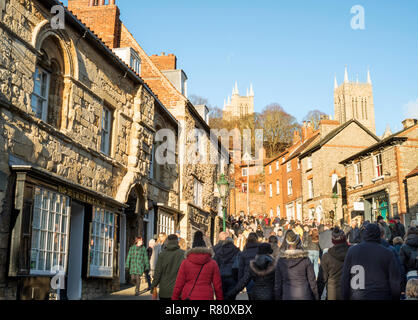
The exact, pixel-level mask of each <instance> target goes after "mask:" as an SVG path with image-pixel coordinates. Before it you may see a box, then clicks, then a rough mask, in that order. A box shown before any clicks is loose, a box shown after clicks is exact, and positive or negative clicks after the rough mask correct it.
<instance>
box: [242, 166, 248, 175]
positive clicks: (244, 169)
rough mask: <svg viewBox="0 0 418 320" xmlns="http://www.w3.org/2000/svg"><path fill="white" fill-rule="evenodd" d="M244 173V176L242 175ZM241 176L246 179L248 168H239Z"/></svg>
mask: <svg viewBox="0 0 418 320" xmlns="http://www.w3.org/2000/svg"><path fill="white" fill-rule="evenodd" d="M244 172H246V174H244ZM241 176H243V177H248V168H241Z"/></svg>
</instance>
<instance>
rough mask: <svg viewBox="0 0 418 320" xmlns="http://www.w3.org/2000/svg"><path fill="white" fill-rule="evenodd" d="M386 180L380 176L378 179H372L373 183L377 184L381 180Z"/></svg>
mask: <svg viewBox="0 0 418 320" xmlns="http://www.w3.org/2000/svg"><path fill="white" fill-rule="evenodd" d="M384 179H385V176H380V177H376V178H374V179H372V182H373V183H375V182H377V181H379V180H384Z"/></svg>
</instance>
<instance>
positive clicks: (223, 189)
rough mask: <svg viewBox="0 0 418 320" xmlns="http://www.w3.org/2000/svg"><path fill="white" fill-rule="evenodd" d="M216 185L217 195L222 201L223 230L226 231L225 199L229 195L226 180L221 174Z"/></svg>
mask: <svg viewBox="0 0 418 320" xmlns="http://www.w3.org/2000/svg"><path fill="white" fill-rule="evenodd" d="M216 184H217V185H218V189H219V194H220V196H221V199H222V210H223V228H224V232H225V231H226V198H227V197H228V194H229V182H228V180H226V178H225V175H224V174H223V173H222V174H221V177H220V179H219V180H218V182H217V183H216Z"/></svg>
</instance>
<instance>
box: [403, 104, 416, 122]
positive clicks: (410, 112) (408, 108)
mask: <svg viewBox="0 0 418 320" xmlns="http://www.w3.org/2000/svg"><path fill="white" fill-rule="evenodd" d="M404 114H405V116H406V117H407V118H413V119H418V99H416V100H412V101H409V102H408V103H407V104H406V105H405V106H404Z"/></svg>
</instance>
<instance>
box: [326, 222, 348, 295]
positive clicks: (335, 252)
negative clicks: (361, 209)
mask: <svg viewBox="0 0 418 320" xmlns="http://www.w3.org/2000/svg"><path fill="white" fill-rule="evenodd" d="M332 243H333V244H334V246H333V247H332V248H330V249H329V250H328V252H327V253H324V255H323V256H322V260H321V266H320V272H319V274H320V275H319V276H318V288H319V291H320V294H321V292H322V290H321V289H322V287H325V288H326V300H342V293H341V276H342V273H343V266H344V260H345V256H346V255H347V252H348V249H349V248H350V247H349V245H348V243H347V237H346V235H345V233H344V232H343V231H342V230H341V229H340V228H338V227H336V228H334V230H333V231H332Z"/></svg>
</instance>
